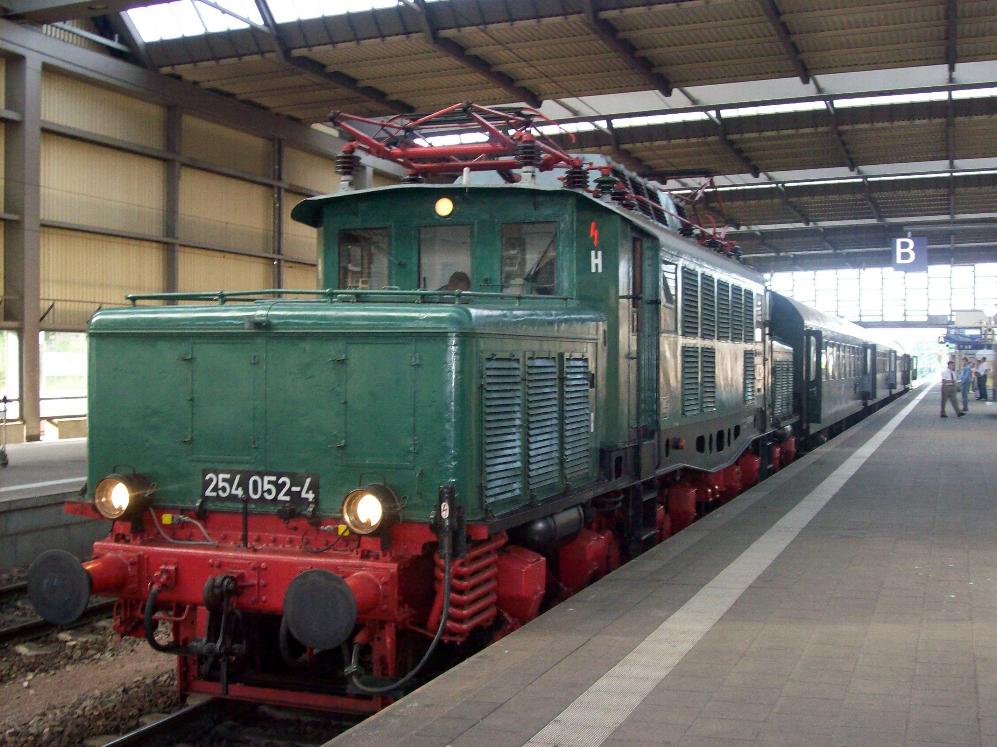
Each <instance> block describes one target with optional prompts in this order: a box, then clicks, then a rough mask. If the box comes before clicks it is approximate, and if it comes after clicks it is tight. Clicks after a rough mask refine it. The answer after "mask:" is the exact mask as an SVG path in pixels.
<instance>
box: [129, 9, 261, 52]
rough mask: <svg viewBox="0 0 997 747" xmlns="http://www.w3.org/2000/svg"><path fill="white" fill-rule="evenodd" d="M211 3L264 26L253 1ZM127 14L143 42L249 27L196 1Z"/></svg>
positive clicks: (133, 11)
mask: <svg viewBox="0 0 997 747" xmlns="http://www.w3.org/2000/svg"><path fill="white" fill-rule="evenodd" d="M212 1H213V2H214V4H215V5H220V6H222V7H224V8H227V9H228V10H231V11H232V12H233V13H235V14H236V15H239V16H242V17H243V18H246V19H248V20H250V21H252V22H253V23H259V24H262V23H263V18H262V17H261V16H260V12H259V10H258V9H257V8H256V3H255V2H254V1H253V0H212ZM127 13H128V17H129V18H130V19H131V21H132V23H134V24H135V28H136V30H137V31H138V33H139V36H141V37H142V41H145V42H155V41H162V40H163V39H178V38H180V37H182V36H203V35H204V34H207V33H209V32H218V31H232V30H236V29H245V28H249V25H248V24H247V23H245V22H244V21H241V20H239V19H238V18H236V17H235V16H233V15H229V14H227V13H222V12H221V11H220V10H216V9H215V8H212V7H211V6H210V5H205V4H204V3H201V2H197V0H174V2H170V3H162V4H160V5H149V6H146V7H144V8H133V9H131V10H129V11H127Z"/></svg>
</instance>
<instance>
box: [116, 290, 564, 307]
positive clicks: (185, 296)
mask: <svg viewBox="0 0 997 747" xmlns="http://www.w3.org/2000/svg"><path fill="white" fill-rule="evenodd" d="M287 295H290V296H317V297H318V298H316V300H319V301H322V300H324V301H328V302H336V301H346V300H347V299H351V300H352V301H358V302H359V301H363V300H369V299H372V298H380V297H384V296H388V297H389V298H393V299H401V298H414V299H415V301H416V302H417V303H422V302H423V301H424V300H427V299H436V300H441V301H450V302H451V303H464V302H466V303H472V302H474V301H475V300H479V299H480V300H484V301H499V300H501V301H505V302H510V303H515V304H517V305H519V304H520V303H522V301H523V300H525V299H529V300H543V301H562V302H565V303H566V302H568V301H572V300H574V299H573V298H572V297H571V296H546V295H524V294H510V293H494V292H491V291H462V290H454V291H444V290H438V291H430V290H401V289H399V288H384V289H382V290H374V289H359V288H325V289H320V290H301V289H286V288H262V289H260V290H245V291H216V292H179V293H130V294H128V295H127V296H126V298H127V299H128V300H129V301H130V302H131V305H132V306H136V305H137V304H138V302H139V301H217V302H218V304H219V305H223V304H225V303H227V302H228V301H230V300H235V301H241V300H246V301H250V300H264V299H263V298H261V297H264V296H287ZM270 300H276V299H270Z"/></svg>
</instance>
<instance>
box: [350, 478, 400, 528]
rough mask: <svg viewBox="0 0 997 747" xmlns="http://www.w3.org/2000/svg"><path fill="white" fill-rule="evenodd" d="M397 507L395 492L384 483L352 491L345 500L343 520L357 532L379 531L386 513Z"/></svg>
mask: <svg viewBox="0 0 997 747" xmlns="http://www.w3.org/2000/svg"><path fill="white" fill-rule="evenodd" d="M396 509H397V499H396V498H395V494H394V493H392V492H391V490H390V489H389V488H387V487H385V486H384V485H368V486H367V487H365V488H359V489H358V490H353V491H351V492H350V493H349V494H348V495H347V496H346V498H345V499H344V500H343V521H345V522H346V526H348V527H349V528H350V531H352V532H354V533H356V534H370V533H371V532H375V531H377V529H378V527H380V526H381V522H383V521H384V517H385V515H386V514H388V513H390V512H393V511H395V510H396Z"/></svg>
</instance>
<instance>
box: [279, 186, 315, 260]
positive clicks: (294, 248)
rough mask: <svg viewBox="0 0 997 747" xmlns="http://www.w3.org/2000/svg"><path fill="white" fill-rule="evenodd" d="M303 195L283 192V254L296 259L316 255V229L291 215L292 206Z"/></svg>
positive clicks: (300, 199)
mask: <svg viewBox="0 0 997 747" xmlns="http://www.w3.org/2000/svg"><path fill="white" fill-rule="evenodd" d="M303 199H304V195H299V194H295V193H294V192H285V193H284V254H285V255H286V256H288V257H294V258H296V259H315V258H316V256H318V230H317V229H315V228H312V227H311V226H306V225H305V224H304V223H298V221H296V220H294V219H293V218H292V217H291V211H292V210H293V209H294V206H295V205H297V204H298V203H299V202H301V201H302V200H303Z"/></svg>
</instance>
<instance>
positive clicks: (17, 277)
mask: <svg viewBox="0 0 997 747" xmlns="http://www.w3.org/2000/svg"><path fill="white" fill-rule="evenodd" d="M5 76H6V89H7V90H6V97H7V106H8V107H10V108H11V109H14V110H16V111H18V112H20V113H21V119H20V121H17V122H7V124H6V142H5V154H6V159H5V169H4V179H5V183H4V201H5V202H4V208H5V210H6V211H7V212H10V213H15V214H17V215H19V216H20V219H19V220H8V221H6V222H5V223H4V255H5V262H6V272H5V273H4V285H5V287H4V296H5V297H6V298H5V303H4V308H5V311H4V316H5V318H7V319H9V320H11V321H15V322H17V323H18V329H19V330H20V373H21V392H20V400H21V419H22V420H23V421H24V426H25V436H26V438H27V440H28V441H37V440H38V439H39V437H40V436H41V419H40V399H41V346H40V343H39V339H38V336H39V332H40V327H41V323H40V320H39V314H40V313H41V224H40V222H41V132H42V130H41V84H42V62H41V58H40V57H38V56H36V55H32V54H27V55H24V56H20V57H10V58H8V59H7V64H6V73H5Z"/></svg>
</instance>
